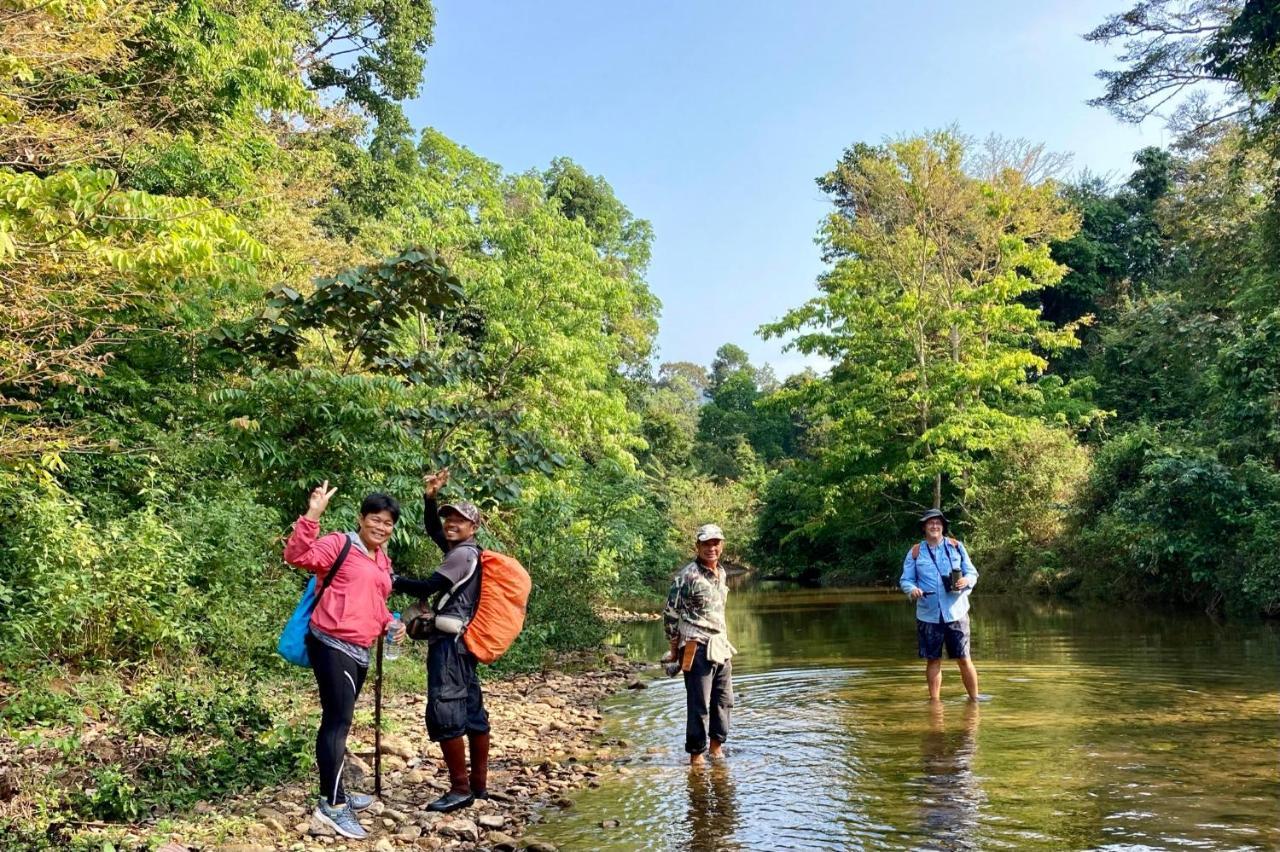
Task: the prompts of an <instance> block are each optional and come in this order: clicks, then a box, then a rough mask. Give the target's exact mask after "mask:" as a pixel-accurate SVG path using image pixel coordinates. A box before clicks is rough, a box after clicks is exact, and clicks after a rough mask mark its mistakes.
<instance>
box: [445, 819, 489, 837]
mask: <svg viewBox="0 0 1280 852" xmlns="http://www.w3.org/2000/svg"><path fill="white" fill-rule="evenodd" d="M436 831H437V832H439V833H440V834H443V835H444V836H445V837H456V838H458V839H459V840H470V841H471V842H472V843H474V842H476V841H477V840H479V839H480V829H479V828H477V827H476V824H475V823H474V822H472V821H471V820H469V819H452V820H449V821H448V822H444V823H441V824H440V825H439V826H437V827H436Z"/></svg>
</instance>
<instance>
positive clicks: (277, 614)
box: [0, 488, 297, 666]
mask: <svg viewBox="0 0 1280 852" xmlns="http://www.w3.org/2000/svg"><path fill="white" fill-rule="evenodd" d="M0 499H3V505H4V507H5V508H4V510H3V511H4V514H5V518H4V520H5V529H4V533H3V537H2V538H0V548H2V550H3V559H0V590H3V591H2V593H0V594H2V595H3V597H4V598H5V599H6V601H7V602H8V603H9V605H10V606H12V610H11V611H12V612H13V613H14V614H15V615H14V617H13V618H11V619H8V620H6V621H5V622H4V623H3V624H0V639H3V640H4V641H3V646H4V647H5V648H7V649H9V652H10V655H9V658H8V659H9V661H10V662H12V663H14V664H15V665H19V666H21V665H22V664H23V663H24V662H26V661H25V660H22V659H16V658H15V655H14V653H13V652H14V651H15V650H18V649H21V650H22V653H23V656H24V657H27V658H31V657H33V652H38V654H35V655H34V656H36V657H37V658H47V659H49V660H52V661H54V662H60V663H73V664H77V665H92V664H95V663H99V662H103V661H108V660H110V661H113V662H117V663H119V662H130V661H145V660H149V659H152V658H156V657H162V658H163V657H168V658H174V657H181V656H183V655H185V654H188V653H193V652H194V653H199V654H202V655H212V656H215V657H217V658H219V659H225V660H226V661H228V662H233V661H235V660H237V659H239V660H247V659H248V656H247V655H246V654H245V649H246V648H249V649H252V648H254V647H255V646H258V647H266V646H267V644H268V640H274V634H275V633H277V632H278V630H279V626H280V625H281V624H283V622H284V619H285V617H286V615H287V612H288V606H289V603H290V600H291V599H296V595H297V591H296V589H295V588H292V586H293V584H286V583H282V582H281V580H280V577H281V572H280V571H279V570H272V571H267V570H264V569H266V568H268V566H272V565H273V564H274V565H275V566H279V564H280V563H279V557H278V556H277V555H276V552H277V547H278V544H277V543H276V538H277V527H278V525H279V520H278V515H277V514H276V513H274V512H272V511H268V510H266V509H263V508H262V507H261V506H258V505H256V504H254V503H253V502H252V501H251V500H250V499H249V498H247V497H245V496H243V495H238V494H235V493H232V495H231V496H213V497H209V498H207V499H191V498H188V499H180V500H174V501H170V500H168V499H167V498H166V497H165V496H164V495H163V494H157V495H156V496H155V497H154V498H153V499H152V500H151V501H150V502H148V503H147V504H146V505H144V506H143V508H141V509H137V510H135V511H131V512H129V513H127V514H125V515H123V516H121V517H115V518H107V519H102V520H98V519H94V518H91V517H89V516H88V515H87V514H86V513H85V511H84V510H83V507H82V506H81V505H80V504H79V503H78V502H77V501H76V500H75V499H73V498H72V497H71V496H69V495H68V494H66V493H64V492H62V491H59V490H57V489H53V488H46V489H43V490H26V489H19V488H10V489H3V488H0ZM243 664H244V663H243V662H242V663H239V665H243Z"/></svg>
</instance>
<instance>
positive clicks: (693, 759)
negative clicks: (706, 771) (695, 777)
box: [689, 754, 707, 766]
mask: <svg viewBox="0 0 1280 852" xmlns="http://www.w3.org/2000/svg"><path fill="white" fill-rule="evenodd" d="M706 762H707V759H706V758H705V757H703V756H702V755H701V754H691V755H689V765H690V766H703V765H705V764H706Z"/></svg>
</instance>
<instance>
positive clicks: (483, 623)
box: [462, 550, 533, 663]
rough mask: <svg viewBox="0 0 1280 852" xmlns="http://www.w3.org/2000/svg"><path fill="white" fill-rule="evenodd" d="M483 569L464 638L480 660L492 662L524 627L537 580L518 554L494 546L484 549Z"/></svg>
mask: <svg viewBox="0 0 1280 852" xmlns="http://www.w3.org/2000/svg"><path fill="white" fill-rule="evenodd" d="M480 572H481V573H480V601H479V603H477V604H476V614H475V615H474V616H472V618H471V622H470V623H469V624H468V625H467V629H466V631H465V632H464V633H463V634H462V641H463V642H464V643H466V646H467V650H468V651H470V652H471V653H472V654H474V655H475V658H476V659H477V660H479V661H480V662H482V663H492V662H493V661H494V660H496V659H498V658H499V657H501V656H502V655H503V654H505V653H506V652H507V649H508V648H510V647H511V643H512V642H514V641H516V637H517V636H519V635H520V631H521V629H523V628H524V611H525V607H526V606H528V605H529V590H530V589H531V588H532V586H533V583H532V582H531V581H530V580H529V572H528V571H526V570H524V566H523V565H521V564H520V563H519V562H518V561H516V559H515V558H513V557H511V556H507V555H506V554H505V553H497V552H496V551H493V550H485V551H481V553H480Z"/></svg>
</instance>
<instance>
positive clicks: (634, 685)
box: [627, 680, 649, 689]
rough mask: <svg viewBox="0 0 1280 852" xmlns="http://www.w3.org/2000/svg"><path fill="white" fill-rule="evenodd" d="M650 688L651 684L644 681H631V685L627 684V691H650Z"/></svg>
mask: <svg viewBox="0 0 1280 852" xmlns="http://www.w3.org/2000/svg"><path fill="white" fill-rule="evenodd" d="M648 688H649V684H647V683H645V682H644V681H642V680H633V681H631V683H629V684H627V689H648Z"/></svg>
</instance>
